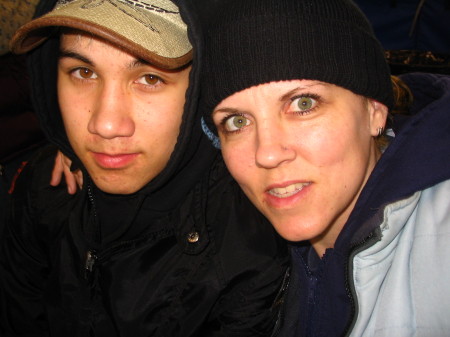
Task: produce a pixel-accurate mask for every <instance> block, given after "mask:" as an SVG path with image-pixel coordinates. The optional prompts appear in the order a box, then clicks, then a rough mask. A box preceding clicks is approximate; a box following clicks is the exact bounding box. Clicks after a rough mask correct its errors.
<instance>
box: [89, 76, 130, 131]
mask: <svg viewBox="0 0 450 337" xmlns="http://www.w3.org/2000/svg"><path fill="white" fill-rule="evenodd" d="M132 104H133V101H132V96H130V94H129V93H127V90H126V88H121V87H120V86H119V85H115V84H108V85H105V86H103V87H102V88H100V89H99V94H98V97H97V102H96V104H95V105H94V108H93V111H91V117H90V120H89V124H88V131H89V132H90V133H92V134H96V135H98V136H100V137H102V138H106V139H112V138H115V137H130V136H132V135H133V134H134V131H135V123H134V120H133V116H132V113H131V111H132V106H133V105H132Z"/></svg>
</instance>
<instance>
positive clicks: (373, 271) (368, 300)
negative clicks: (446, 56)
mask: <svg viewBox="0 0 450 337" xmlns="http://www.w3.org/2000/svg"><path fill="white" fill-rule="evenodd" d="M449 108H450V107H449ZM449 169H450V163H449ZM380 228H381V236H382V237H381V241H378V242H376V243H375V244H374V245H373V246H371V247H369V248H368V249H365V250H363V251H361V252H360V253H357V254H356V255H355V257H354V259H353V270H352V273H353V285H354V291H355V295H356V296H354V298H355V299H356V305H357V310H356V314H357V317H358V319H357V321H356V324H355V326H354V327H353V329H351V334H350V336H355V337H360V336H377V337H382V336H386V337H387V336H389V337H393V336H395V337H402V336H405V337H406V336H423V337H438V336H442V337H444V336H450V180H447V181H444V182H442V183H440V184H437V185H435V186H433V187H430V188H428V189H426V190H424V191H421V192H416V193H415V194H414V195H413V196H411V197H409V198H407V199H404V200H400V201H397V202H394V203H392V204H389V205H388V206H386V207H385V209H384V218H383V221H382V223H381V226H380Z"/></svg>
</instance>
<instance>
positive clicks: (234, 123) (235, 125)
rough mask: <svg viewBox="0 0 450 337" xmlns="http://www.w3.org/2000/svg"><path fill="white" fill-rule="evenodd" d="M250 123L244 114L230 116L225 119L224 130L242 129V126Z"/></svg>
mask: <svg viewBox="0 0 450 337" xmlns="http://www.w3.org/2000/svg"><path fill="white" fill-rule="evenodd" d="M249 124H250V121H249V120H248V118H246V117H244V116H240V115H239V116H231V117H229V118H227V119H226V120H225V123H224V125H225V129H226V131H230V132H232V131H237V130H239V129H242V128H243V127H244V126H247V125H249Z"/></svg>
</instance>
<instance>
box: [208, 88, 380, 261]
mask: <svg viewBox="0 0 450 337" xmlns="http://www.w3.org/2000/svg"><path fill="white" fill-rule="evenodd" d="M386 115H387V108H386V107H385V106H384V105H383V104H381V103H378V102H376V101H373V100H370V99H365V98H363V97H361V96H358V95H356V94H354V93H352V92H351V91H349V90H346V89H344V88H341V87H338V86H335V85H332V84H327V83H323V82H319V81H312V80H295V81H282V82H271V83H267V84H263V85H259V86H255V87H251V88H248V89H246V90H243V91H240V92H238V93H235V94H233V95H232V96H230V97H228V98H226V99H224V100H223V101H222V102H221V103H220V104H219V105H218V106H217V107H216V109H215V111H214V113H213V119H214V123H215V125H216V126H217V129H218V131H219V136H220V140H221V145H222V152H223V156H224V159H225V162H226V164H227V166H228V168H229V170H230V172H231V174H232V175H233V176H234V178H235V179H236V181H237V182H238V183H239V185H240V186H241V188H242V189H243V190H244V192H245V194H246V195H247V196H248V197H249V198H250V200H251V201H252V202H253V203H254V204H255V205H256V207H257V208H258V209H259V210H260V211H261V212H262V213H263V214H264V215H265V216H266V217H267V218H268V219H269V220H270V221H271V222H272V224H273V225H274V226H275V228H276V230H277V231H278V232H279V233H280V235H281V236H283V237H284V238H285V239H287V240H290V241H301V240H310V241H311V242H312V244H313V245H314V247H315V249H316V251H317V252H318V253H319V254H322V253H323V252H324V250H325V249H326V248H329V247H333V245H334V242H335V240H336V238H337V235H338V234H339V232H340V230H341V229H342V227H343V225H344V224H345V222H346V220H347V219H348V216H349V214H350V212H351V211H352V209H353V207H354V205H355V202H356V200H357V198H358V195H359V193H360V192H361V189H362V188H363V186H364V184H365V182H366V181H367V179H368V177H369V175H370V173H371V171H372V169H373V167H374V166H375V163H376V162H377V160H378V158H379V156H380V152H379V150H378V149H377V146H376V145H375V140H374V138H375V136H376V135H377V132H378V130H377V129H378V128H379V127H384V125H385V121H386Z"/></svg>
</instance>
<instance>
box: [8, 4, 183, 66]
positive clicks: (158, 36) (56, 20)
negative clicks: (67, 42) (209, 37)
mask: <svg viewBox="0 0 450 337" xmlns="http://www.w3.org/2000/svg"><path fill="white" fill-rule="evenodd" d="M107 3H108V2H105V4H107ZM127 9H128V8H127ZM108 10H110V11H111V12H113V13H114V17H112V18H111V16H109V15H106V14H105V11H106V12H107V11H108ZM66 12H67V11H66ZM64 13H65V12H64V11H61V10H59V9H58V10H56V11H55V13H53V12H50V13H49V14H47V15H45V16H43V17H41V18H38V19H35V20H33V21H31V22H29V23H27V24H25V25H24V26H22V27H21V28H20V29H19V30H18V31H17V32H16V33H15V34H14V36H13V38H12V40H11V50H12V52H14V53H16V54H23V53H26V52H29V51H30V50H32V49H34V48H36V47H37V46H39V45H40V44H41V43H43V42H44V41H45V40H46V39H47V38H48V37H49V36H51V35H52V34H54V31H55V28H56V27H69V28H74V29H78V30H81V31H86V32H89V33H90V34H93V35H95V36H98V37H100V38H102V39H105V40H107V41H108V42H110V43H112V44H113V45H117V46H118V47H120V48H122V49H124V50H126V51H128V52H129V53H131V54H133V55H135V56H137V57H139V58H142V59H143V60H146V61H148V62H150V63H151V64H153V65H155V66H157V67H160V68H163V69H178V68H181V67H183V66H185V65H186V64H188V63H189V62H190V61H191V60H192V46H191V45H190V43H189V41H188V39H187V33H186V30H185V28H184V27H182V26H180V25H177V24H176V23H175V24H174V23H173V22H171V21H170V20H167V19H166V18H164V17H162V16H161V15H160V14H159V13H157V12H155V14H150V15H149V14H148V13H146V15H147V17H146V18H145V19H146V20H147V21H150V20H151V21H150V22H151V24H152V25H150V24H147V25H144V24H143V23H142V21H143V20H140V21H139V20H138V19H139V18H136V17H135V16H138V15H140V14H141V13H137V14H136V11H135V12H133V13H132V14H133V15H129V13H124V12H123V11H117V9H116V8H115V7H114V8H112V9H108V8H105V7H104V8H102V12H101V13H99V10H98V9H97V10H95V9H92V8H90V9H89V11H82V10H79V9H78V8H72V9H71V11H70V12H69V13H70V16H68V15H61V14H64ZM87 13H89V15H87ZM101 15H103V17H102V21H101V22H100V20H99V17H101ZM117 22H120V25H118V24H117ZM153 25H154V26H153Z"/></svg>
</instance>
